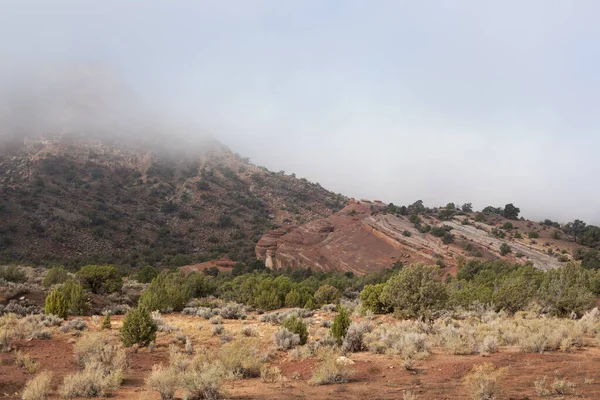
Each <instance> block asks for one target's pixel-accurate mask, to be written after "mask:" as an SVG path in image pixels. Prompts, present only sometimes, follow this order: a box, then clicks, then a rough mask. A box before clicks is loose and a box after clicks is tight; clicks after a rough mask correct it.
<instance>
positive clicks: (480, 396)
mask: <svg viewBox="0 0 600 400" xmlns="http://www.w3.org/2000/svg"><path fill="white" fill-rule="evenodd" d="M505 373H506V368H499V369H497V368H496V367H494V365H493V364H491V363H483V364H479V365H475V366H473V369H472V370H471V372H470V373H469V374H467V376H465V379H464V382H465V386H466V387H467V390H468V392H469V395H470V397H471V399H473V400H494V399H497V398H499V396H500V395H501V393H502V387H501V385H500V380H501V378H502V376H503V375H504V374H505Z"/></svg>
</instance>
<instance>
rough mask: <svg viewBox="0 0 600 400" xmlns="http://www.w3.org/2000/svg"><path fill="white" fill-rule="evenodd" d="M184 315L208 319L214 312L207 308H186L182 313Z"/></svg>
mask: <svg viewBox="0 0 600 400" xmlns="http://www.w3.org/2000/svg"><path fill="white" fill-rule="evenodd" d="M182 313H183V314H185V315H195V316H197V317H202V318H204V319H210V318H211V317H212V316H213V315H215V312H214V311H213V310H212V309H210V308H208V307H186V308H184V309H183V311H182Z"/></svg>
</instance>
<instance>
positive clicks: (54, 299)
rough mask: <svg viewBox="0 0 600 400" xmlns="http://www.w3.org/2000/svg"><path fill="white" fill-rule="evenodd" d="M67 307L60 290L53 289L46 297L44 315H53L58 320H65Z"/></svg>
mask: <svg viewBox="0 0 600 400" xmlns="http://www.w3.org/2000/svg"><path fill="white" fill-rule="evenodd" d="M68 309H69V306H68V304H67V301H66V299H65V296H64V295H63V294H62V291H61V290H60V289H54V290H53V291H51V292H50V294H48V296H46V307H45V308H44V312H45V313H46V314H54V315H56V316H57V317H60V318H67V315H68Z"/></svg>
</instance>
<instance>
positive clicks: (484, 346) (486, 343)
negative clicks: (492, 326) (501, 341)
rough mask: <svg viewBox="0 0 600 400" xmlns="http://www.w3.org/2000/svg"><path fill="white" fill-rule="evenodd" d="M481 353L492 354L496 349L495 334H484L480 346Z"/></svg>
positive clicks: (496, 339)
mask: <svg viewBox="0 0 600 400" xmlns="http://www.w3.org/2000/svg"><path fill="white" fill-rule="evenodd" d="M480 351H481V352H482V353H487V354H493V353H495V352H497V351H498V338H497V337H496V336H491V335H490V336H486V337H485V338H483V342H482V343H481V346H480Z"/></svg>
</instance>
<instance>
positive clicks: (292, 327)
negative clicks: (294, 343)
mask: <svg viewBox="0 0 600 400" xmlns="http://www.w3.org/2000/svg"><path fill="white" fill-rule="evenodd" d="M281 325H282V326H283V327H284V328H286V329H287V330H288V331H290V332H292V333H295V334H297V335H298V337H299V338H300V344H301V345H305V344H306V341H307V340H308V329H307V327H306V324H305V323H304V322H303V321H302V320H301V319H300V318H298V317H297V316H295V315H291V316H289V317H287V318H286V319H285V320H284V321H283V323H282V324H281Z"/></svg>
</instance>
